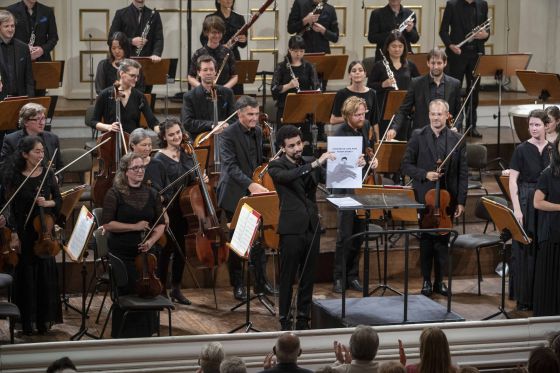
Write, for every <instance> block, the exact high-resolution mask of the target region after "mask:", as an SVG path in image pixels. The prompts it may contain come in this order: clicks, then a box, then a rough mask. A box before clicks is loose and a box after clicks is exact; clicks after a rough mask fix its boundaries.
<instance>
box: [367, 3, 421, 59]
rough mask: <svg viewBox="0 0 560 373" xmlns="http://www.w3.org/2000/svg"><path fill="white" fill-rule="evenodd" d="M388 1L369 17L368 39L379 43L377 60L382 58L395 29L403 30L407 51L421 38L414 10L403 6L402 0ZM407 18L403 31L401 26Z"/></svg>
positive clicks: (376, 54)
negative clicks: (388, 39) (383, 49)
mask: <svg viewBox="0 0 560 373" xmlns="http://www.w3.org/2000/svg"><path fill="white" fill-rule="evenodd" d="M387 3H388V4H387V5H386V6H384V7H383V8H380V9H376V10H374V11H373V12H371V15H370V17H369V29H368V41H369V42H370V43H372V44H376V45H377V49H376V50H375V61H376V62H377V61H381V60H382V56H381V53H382V48H383V46H384V45H385V42H386V40H387V38H388V37H389V35H390V34H391V33H392V32H393V31H394V30H398V31H400V32H402V35H403V37H404V39H405V45H406V50H407V51H411V44H414V43H417V42H418V40H420V35H418V30H417V29H416V15H413V16H412V17H410V16H411V15H412V10H411V9H407V8H405V7H403V6H402V5H401V0H388V1H387ZM407 20H408V22H406V23H405V24H404V25H403V26H405V28H404V29H403V30H402V31H401V30H399V26H400V25H402V24H403V22H405V21H407ZM405 58H406V54H405Z"/></svg>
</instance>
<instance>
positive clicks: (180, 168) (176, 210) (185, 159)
mask: <svg viewBox="0 0 560 373" xmlns="http://www.w3.org/2000/svg"><path fill="white" fill-rule="evenodd" d="M183 134H186V131H185V130H184V128H183V126H182V125H181V123H180V122H179V121H178V120H176V119H168V120H166V121H165V122H164V123H163V124H162V127H161V132H160V133H159V139H160V146H161V149H160V151H159V152H158V153H157V154H156V155H155V156H154V160H157V161H159V162H160V163H161V164H162V165H163V168H164V169H165V170H166V173H167V184H170V183H171V182H173V181H175V180H177V179H178V178H179V177H180V176H182V175H183V174H184V173H185V172H187V171H189V170H190V169H191V168H192V167H193V166H194V162H193V159H192V156H191V155H190V154H188V153H187V151H186V150H185V149H183V148H182V147H181V143H182V141H183ZM195 180H196V179H195V177H194V176H193V174H191V175H189V176H187V177H186V178H185V179H184V180H183V182H181V183H178V185H176V186H175V187H174V188H171V189H170V190H169V192H168V193H166V195H165V198H166V200H168V199H170V198H171V197H172V196H173V194H175V192H176V191H177V188H182V187H183V186H186V185H188V184H190V183H192V182H194V181H195ZM167 212H168V214H169V227H170V228H171V231H172V232H173V235H174V236H175V237H176V238H177V240H178V244H179V246H180V247H177V245H176V244H175V243H174V242H171V240H168V244H167V246H166V247H165V248H164V250H163V252H162V254H161V255H160V259H159V261H158V262H159V266H158V271H159V278H160V279H161V281H162V282H163V283H164V284H165V281H166V280H167V267H168V266H169V261H170V260H171V254H173V263H172V266H171V286H172V289H171V293H170V294H169V296H170V298H171V299H172V300H173V301H174V302H177V303H179V304H185V305H189V304H191V302H190V301H189V300H188V299H187V298H186V297H185V296H184V295H183V293H182V292H181V280H182V278H183V270H184V269H185V252H186V248H185V240H184V237H185V234H187V232H188V226H187V221H186V220H185V219H184V218H183V214H182V212H181V207H180V204H179V198H178V197H177V199H176V200H175V201H174V202H173V203H172V204H171V206H170V207H169V209H168V210H167ZM179 249H180V250H181V252H179Z"/></svg>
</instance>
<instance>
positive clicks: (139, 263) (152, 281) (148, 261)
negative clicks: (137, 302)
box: [134, 252, 163, 298]
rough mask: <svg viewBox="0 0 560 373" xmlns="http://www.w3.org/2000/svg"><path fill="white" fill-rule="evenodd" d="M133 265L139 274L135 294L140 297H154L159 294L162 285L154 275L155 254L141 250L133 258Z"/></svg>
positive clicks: (155, 267)
mask: <svg viewBox="0 0 560 373" xmlns="http://www.w3.org/2000/svg"><path fill="white" fill-rule="evenodd" d="M134 266H135V267H136V271H138V274H139V275H140V276H139V277H138V279H137V280H136V294H138V296H139V297H141V298H155V297H157V296H158V295H160V294H161V293H162V291H163V285H162V284H161V281H160V280H159V278H158V277H157V276H156V269H157V258H156V256H155V255H154V254H151V253H147V252H142V253H140V254H138V255H137V256H136V259H134Z"/></svg>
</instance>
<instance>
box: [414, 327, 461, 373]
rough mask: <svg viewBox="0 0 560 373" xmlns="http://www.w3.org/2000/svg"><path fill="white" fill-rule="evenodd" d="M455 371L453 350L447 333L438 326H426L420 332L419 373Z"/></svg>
mask: <svg viewBox="0 0 560 373" xmlns="http://www.w3.org/2000/svg"><path fill="white" fill-rule="evenodd" d="M448 372H454V369H453V366H452V365H451V352H450V351H449V343H448V342H447V337H446V336H445V333H444V332H443V331H442V330H441V329H440V328H437V327H431V328H426V329H424V330H423V331H422V334H420V364H418V373H448Z"/></svg>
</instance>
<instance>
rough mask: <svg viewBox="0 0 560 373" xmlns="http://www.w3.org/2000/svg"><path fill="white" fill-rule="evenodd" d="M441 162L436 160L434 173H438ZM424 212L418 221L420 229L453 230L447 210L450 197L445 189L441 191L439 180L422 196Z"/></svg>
mask: <svg viewBox="0 0 560 373" xmlns="http://www.w3.org/2000/svg"><path fill="white" fill-rule="evenodd" d="M440 164H441V160H438V167H437V170H436V172H438V173H439V172H440V170H441V168H440ZM424 200H425V202H424V203H425V206H426V210H425V212H424V215H423V216H422V220H421V221H420V228H422V229H433V228H448V229H450V228H453V221H452V219H451V217H450V216H449V214H448V213H447V209H448V208H449V204H450V203H451V196H450V194H449V192H448V191H447V190H445V189H441V186H440V179H439V178H438V180H437V181H436V187H435V188H433V189H430V190H428V191H427V192H426V194H425V196H424ZM439 234H441V235H446V234H447V232H440V233H439Z"/></svg>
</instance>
